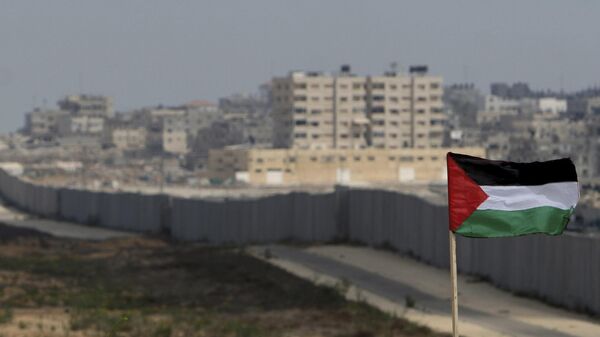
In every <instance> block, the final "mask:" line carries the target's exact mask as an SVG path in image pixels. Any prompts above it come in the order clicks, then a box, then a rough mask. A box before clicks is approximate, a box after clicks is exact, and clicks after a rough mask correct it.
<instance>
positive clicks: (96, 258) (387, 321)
mask: <svg viewBox="0 0 600 337" xmlns="http://www.w3.org/2000/svg"><path fill="white" fill-rule="evenodd" d="M344 291H345V289H344V285H343V282H342V284H340V286H339V287H336V288H328V287H324V286H321V287H319V286H315V285H313V284H312V283H310V282H308V281H305V280H302V279H300V278H297V277H295V276H293V275H291V274H289V273H287V272H285V271H283V270H281V269H277V268H276V267H274V266H271V265H270V264H268V263H265V262H263V261H261V260H259V259H256V258H254V257H252V256H250V255H248V254H246V252H245V251H244V250H243V249H242V248H239V247H207V246H198V245H188V244H172V243H169V242H166V241H163V240H161V239H157V238H128V239H120V240H111V241H104V242H87V241H76V240H65V239H56V238H53V237H49V236H46V235H43V234H41V233H39V232H36V231H32V230H24V229H15V228H12V227H7V226H2V225H0V337H9V336H15V337H16V336H19V337H21V336H23V337H27V336H53V337H54V336H57V337H58V336H73V337H75V336H140V337H142V336H143V337H166V336H182V337H193V336H235V337H238V336H239V337H246V336H297V337H301V336H307V337H308V336H355V337H359V336H360V337H368V336H401V337H405V336H406V337H407V336H442V335H440V334H436V333H433V332H431V331H430V330H428V329H427V328H423V327H420V326H417V325H414V324H412V323H409V322H407V321H405V320H404V319H402V318H397V317H391V316H388V315H386V314H384V313H382V312H381V311H378V310H377V309H374V308H372V307H370V306H368V305H367V304H365V303H362V302H349V301H346V300H345V299H344V297H343V292H344Z"/></svg>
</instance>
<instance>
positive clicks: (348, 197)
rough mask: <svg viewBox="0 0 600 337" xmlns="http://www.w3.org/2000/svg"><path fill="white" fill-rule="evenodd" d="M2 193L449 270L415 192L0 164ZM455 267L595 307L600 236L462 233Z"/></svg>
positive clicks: (443, 226)
mask: <svg viewBox="0 0 600 337" xmlns="http://www.w3.org/2000/svg"><path fill="white" fill-rule="evenodd" d="M0 194H1V195H2V197H3V198H4V199H5V200H7V201H8V202H10V203H12V204H13V205H15V206H17V207H19V208H21V209H23V210H25V211H27V212H30V213H33V214H36V215H40V216H43V217H49V218H58V219H67V220H70V221H74V222H78V223H82V224H88V225H92V226H102V227H107V228H115V229H121V230H130V231H138V232H151V233H157V232H170V234H171V236H172V237H173V238H174V239H177V240H182V241H206V242H211V243H239V244H246V243H268V242H277V241H283V240H296V241H304V242H325V241H332V240H336V241H351V242H363V243H365V244H368V245H372V246H385V247H388V248H391V249H394V250H397V251H398V252H400V253H403V254H408V255H411V256H414V257H416V258H418V259H420V260H422V261H424V262H426V263H429V264H431V265H434V266H437V267H441V268H447V267H448V231H447V228H448V227H447V226H448V211H447V207H446V205H444V204H435V203H431V202H428V201H426V200H424V199H422V198H419V197H417V196H413V195H405V194H401V193H397V192H390V191H382V190H368V189H348V188H339V189H337V190H336V191H335V192H329V193H321V194H309V193H300V192H294V193H288V194H281V195H273V196H268V197H260V198H251V199H222V200H205V199H184V198H174V197H169V196H165V195H143V194H134V193H101V192H90V191H81V190H73V189H54V188H50V187H43V186H36V185H33V184H30V183H26V182H23V181H21V180H19V179H18V178H16V177H12V176H10V175H8V174H6V173H5V172H3V171H1V170H0ZM457 254H458V268H459V270H460V271H461V272H463V273H469V274H473V275H478V276H481V277H483V278H485V279H488V280H489V281H490V282H492V283H493V284H495V285H497V286H499V287H501V288H505V289H508V290H511V291H514V292H516V293H520V294H527V295H531V296H536V297H539V298H542V299H545V300H546V301H548V302H551V303H554V304H557V305H561V306H565V307H567V308H571V309H577V310H582V311H587V312H590V313H595V314H600V263H599V262H598V261H600V237H590V236H585V235H579V234H572V233H567V234H565V235H562V236H558V237H550V236H543V235H537V236H534V235H532V236H524V237H518V238H503V239H470V238H463V237H459V238H458V251H457Z"/></svg>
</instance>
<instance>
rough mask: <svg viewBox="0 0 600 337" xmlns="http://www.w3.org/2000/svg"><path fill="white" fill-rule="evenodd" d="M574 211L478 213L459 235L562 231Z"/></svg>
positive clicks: (483, 236) (539, 209)
mask: <svg viewBox="0 0 600 337" xmlns="http://www.w3.org/2000/svg"><path fill="white" fill-rule="evenodd" d="M573 210H574V209H573V208H572V209H566V210H565V209H560V208H555V207H549V206H543V207H535V208H530V209H524V210H519V211H498V210H493V209H486V210H476V211H475V212H473V213H472V214H471V215H470V216H469V217H468V218H467V220H465V222H463V224H462V225H461V226H460V227H459V228H458V229H457V230H456V233H457V234H460V235H463V236H469V237H476V238H489V237H507V236H519V235H525V234H535V233H543V234H548V235H559V234H561V233H562V232H563V230H564V229H565V227H566V226H567V223H568V222H569V217H570V216H571V214H572V213H573Z"/></svg>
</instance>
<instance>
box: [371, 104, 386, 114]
mask: <svg viewBox="0 0 600 337" xmlns="http://www.w3.org/2000/svg"><path fill="white" fill-rule="evenodd" d="M384 112H385V108H384V107H382V106H374V107H372V108H371V113H384Z"/></svg>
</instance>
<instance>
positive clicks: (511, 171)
mask: <svg viewBox="0 0 600 337" xmlns="http://www.w3.org/2000/svg"><path fill="white" fill-rule="evenodd" d="M449 155H450V157H452V159H454V161H455V162H456V164H458V166H460V167H461V168H462V169H463V170H465V172H466V173H467V175H468V176H469V177H470V178H471V179H473V181H475V182H476V183H477V184H478V185H480V186H482V185H496V186H498V185H500V186H509V185H522V186H524V185H544V184H548V183H559V182H567V181H577V172H576V171H575V165H573V162H572V161H571V159H569V158H563V159H556V160H550V161H543V162H539V161H536V162H532V163H515V162H510V161H500V160H487V159H483V158H478V157H472V156H468V155H464V154H459V153H452V152H450V153H449Z"/></svg>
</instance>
